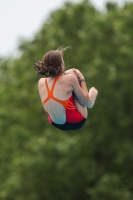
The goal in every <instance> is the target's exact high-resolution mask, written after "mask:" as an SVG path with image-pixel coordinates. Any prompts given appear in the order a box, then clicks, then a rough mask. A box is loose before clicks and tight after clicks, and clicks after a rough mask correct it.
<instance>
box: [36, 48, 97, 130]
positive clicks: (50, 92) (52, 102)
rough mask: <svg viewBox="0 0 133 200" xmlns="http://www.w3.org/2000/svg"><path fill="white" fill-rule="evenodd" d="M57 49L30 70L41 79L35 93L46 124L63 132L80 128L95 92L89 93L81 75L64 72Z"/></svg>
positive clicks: (59, 52) (68, 71)
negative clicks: (42, 109) (38, 98)
mask: <svg viewBox="0 0 133 200" xmlns="http://www.w3.org/2000/svg"><path fill="white" fill-rule="evenodd" d="M66 49H67V47H66V48H59V49H57V50H51V51H49V52H47V53H46V54H45V55H44V57H43V59H42V62H40V61H39V60H38V59H37V60H36V61H35V63H34V68H35V69H36V71H37V73H38V74H39V75H42V76H43V75H44V76H45V77H46V78H41V79H40V80H39V82H38V90H39V94H40V98H41V102H42V105H43V108H44V110H45V112H46V113H47V116H48V120H49V122H50V124H52V125H53V126H54V127H56V128H58V129H60V130H63V131H67V130H77V129H79V128H81V127H82V126H83V125H84V124H85V121H86V119H87V108H92V107H93V105H94V103H95V100H96V97H97V94H98V91H97V90H96V89H95V88H94V87H92V88H91V89H90V90H89V92H88V89H87V86H86V83H85V79H84V76H83V74H82V73H81V72H80V71H79V70H78V69H74V68H73V69H69V70H67V71H65V63H64V61H63V53H64V51H65V50H66Z"/></svg>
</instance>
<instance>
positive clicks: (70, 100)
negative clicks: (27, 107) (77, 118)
mask: <svg viewBox="0 0 133 200" xmlns="http://www.w3.org/2000/svg"><path fill="white" fill-rule="evenodd" d="M60 76H61V75H58V76H57V77H56V78H55V80H54V82H53V85H52V88H51V89H49V87H48V83H47V79H44V81H45V84H46V89H47V93H48V96H47V98H46V99H45V100H44V101H43V102H42V104H43V105H44V104H45V103H46V102H47V101H48V100H49V99H53V100H55V101H56V102H58V103H60V104H61V105H62V106H63V107H64V108H65V109H66V108H67V109H69V110H74V109H75V105H74V102H73V98H74V95H73V94H72V96H71V97H70V98H68V99H66V100H61V99H57V98H56V97H54V95H53V90H54V87H55V84H56V81H57V80H58V78H59V77H60Z"/></svg>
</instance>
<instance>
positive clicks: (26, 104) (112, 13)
mask: <svg viewBox="0 0 133 200" xmlns="http://www.w3.org/2000/svg"><path fill="white" fill-rule="evenodd" d="M0 10H1V12H0V27H1V33H0V36H1V37H0V44H1V45H0V105H1V106H0V152H1V153H0V200H81V199H83V200H107V199H108V200H132V199H133V120H132V116H133V92H132V91H133V82H132V76H133V64H132V63H133V51H132V42H133V17H132V16H133V1H121V0H119V1H105V0H99V1H98V0H95V1H94V0H93V1H89V0H71V1H66V0H65V1H64V0H57V1H55V2H52V0H49V1H46V2H45V1H42V0H38V1H36V0H34V2H33V1H31V0H29V1H28V2H27V1H25V0H23V1H19V2H18V1H17V0H11V1H10V2H7V0H5V1H4V2H1V8H0ZM62 45H63V46H71V47H72V48H71V49H69V50H67V51H66V52H65V55H64V60H65V64H66V69H69V68H72V67H76V68H78V69H79V70H81V72H82V73H83V74H84V75H85V79H86V82H87V86H88V88H90V87H92V86H94V87H96V88H97V89H98V91H99V95H98V98H97V100H96V104H95V106H94V108H93V109H89V110H88V119H87V122H86V124H85V126H84V127H83V128H82V129H80V130H78V131H68V132H63V131H60V130H58V129H55V128H54V127H52V126H50V124H49V123H48V121H47V117H46V114H45V113H44V111H43V108H42V105H41V101H40V98H39V95H38V89H37V82H38V80H39V78H40V77H39V76H38V75H37V74H36V71H35V70H34V68H33V62H34V59H35V58H38V59H40V60H41V59H42V57H43V55H44V54H45V53H46V52H47V51H49V50H51V49H57V48H58V47H59V46H62Z"/></svg>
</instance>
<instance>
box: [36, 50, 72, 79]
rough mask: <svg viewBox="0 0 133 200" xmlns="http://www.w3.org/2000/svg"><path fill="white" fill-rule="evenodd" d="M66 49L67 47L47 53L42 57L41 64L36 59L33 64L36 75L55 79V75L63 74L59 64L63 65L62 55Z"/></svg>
mask: <svg viewBox="0 0 133 200" xmlns="http://www.w3.org/2000/svg"><path fill="white" fill-rule="evenodd" d="M68 48H69V47H65V48H62V47H60V48H58V49H57V50H51V51H49V52H47V53H46V54H45V55H44V56H43V59H42V62H41V61H39V60H38V59H36V60H35V62H34V68H35V69H36V71H37V73H38V74H39V75H44V76H46V77H50V76H52V77H56V76H57V75H59V74H61V73H63V72H64V71H63V69H62V67H61V64H62V63H63V60H62V59H63V53H64V51H65V50H66V49H68Z"/></svg>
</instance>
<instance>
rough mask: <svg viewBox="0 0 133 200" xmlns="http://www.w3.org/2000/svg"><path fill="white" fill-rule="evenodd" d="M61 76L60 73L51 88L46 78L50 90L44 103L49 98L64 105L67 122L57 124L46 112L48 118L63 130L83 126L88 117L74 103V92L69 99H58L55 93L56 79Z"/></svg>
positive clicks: (44, 102)
mask: <svg viewBox="0 0 133 200" xmlns="http://www.w3.org/2000/svg"><path fill="white" fill-rule="evenodd" d="M60 76H61V75H59V76H57V77H56V78H55V80H54V82H53V85H52V88H51V89H49V87H48V84H47V79H45V84H46V89H47V92H48V96H47V98H46V99H45V100H44V101H43V102H42V104H43V105H45V104H46V102H47V101H48V100H49V99H53V100H55V101H56V102H58V103H60V104H61V105H62V106H63V107H64V109H65V112H66V122H65V123H64V124H56V123H54V122H53V121H52V119H51V117H50V115H49V114H48V113H47V112H46V113H47V115H48V120H49V122H50V124H52V125H53V126H55V127H56V128H58V129H61V130H64V131H65V130H77V129H79V128H81V127H82V126H83V125H84V123H85V121H86V118H84V117H83V116H82V115H81V113H80V112H79V111H78V110H77V109H76V107H75V105H74V93H72V95H71V97H70V98H69V99H67V100H60V99H57V98H56V97H54V95H53V90H54V87H55V84H56V81H57V80H58V78H59V77H60Z"/></svg>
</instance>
